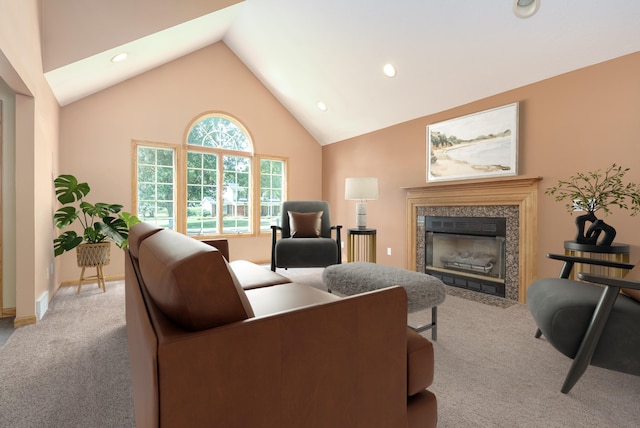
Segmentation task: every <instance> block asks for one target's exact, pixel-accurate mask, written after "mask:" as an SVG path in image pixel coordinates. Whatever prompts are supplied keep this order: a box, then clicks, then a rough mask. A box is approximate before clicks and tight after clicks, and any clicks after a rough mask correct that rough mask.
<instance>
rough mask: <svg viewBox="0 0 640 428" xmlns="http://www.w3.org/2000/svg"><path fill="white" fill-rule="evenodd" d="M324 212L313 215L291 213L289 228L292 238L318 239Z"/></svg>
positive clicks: (312, 213)
mask: <svg viewBox="0 0 640 428" xmlns="http://www.w3.org/2000/svg"><path fill="white" fill-rule="evenodd" d="M322 213H323V211H318V212H311V213H297V212H294V211H289V226H290V228H291V237H292V238H317V237H319V236H320V226H321V224H322V223H321V221H322Z"/></svg>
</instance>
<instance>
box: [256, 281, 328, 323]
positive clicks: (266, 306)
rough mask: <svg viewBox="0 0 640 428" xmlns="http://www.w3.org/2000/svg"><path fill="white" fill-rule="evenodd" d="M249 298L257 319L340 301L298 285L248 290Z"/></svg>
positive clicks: (313, 289) (311, 288)
mask: <svg viewBox="0 0 640 428" xmlns="http://www.w3.org/2000/svg"><path fill="white" fill-rule="evenodd" d="M247 298H248V299H249V302H250V303H251V307H252V308H253V313H254V314H255V316H256V317H260V316H267V315H272V314H275V313H278V312H284V311H288V310H292V309H297V308H302V307H304V306H311V305H317V304H321V303H327V302H332V301H334V300H340V297H338V296H336V295H334V294H330V293H327V292H324V291H321V290H318V289H317V288H313V287H309V286H308V285H302V284H296V283H289V284H280V285H274V286H273V287H262V288H256V289H253V290H247Z"/></svg>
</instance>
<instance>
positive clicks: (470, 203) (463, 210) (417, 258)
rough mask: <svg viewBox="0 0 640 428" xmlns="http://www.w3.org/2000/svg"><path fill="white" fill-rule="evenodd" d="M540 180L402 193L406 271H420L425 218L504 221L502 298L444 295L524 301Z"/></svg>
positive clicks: (464, 183)
mask: <svg viewBox="0 0 640 428" xmlns="http://www.w3.org/2000/svg"><path fill="white" fill-rule="evenodd" d="M540 179H541V177H526V176H518V177H513V178H499V179H482V180H456V181H451V182H438V183H427V185H425V186H422V187H409V188H405V190H406V192H407V193H406V202H407V205H406V215H407V223H406V224H407V268H408V269H410V270H415V271H418V272H424V271H425V259H426V257H425V247H426V245H425V241H426V233H425V228H424V218H425V216H440V217H504V218H506V219H507V226H506V229H507V233H506V251H505V253H506V254H505V255H506V273H505V297H504V298H502V297H498V296H497V295H496V296H492V295H490V294H486V293H477V292H475V291H471V290H468V289H462V288H458V287H451V286H448V289H449V290H448V292H453V291H454V290H455V294H456V295H461V296H462V297H465V298H470V299H473V300H479V301H482V302H488V303H491V304H494V302H495V304H496V305H500V304H502V303H501V302H509V301H516V302H520V303H525V302H526V300H525V296H526V292H527V286H528V285H529V284H530V283H531V282H532V281H533V280H534V279H535V278H536V272H535V265H536V259H537V245H536V243H537V211H538V206H537V201H538V196H537V195H538V189H537V188H538V182H539V181H540Z"/></svg>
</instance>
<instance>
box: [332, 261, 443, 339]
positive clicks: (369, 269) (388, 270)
mask: <svg viewBox="0 0 640 428" xmlns="http://www.w3.org/2000/svg"><path fill="white" fill-rule="evenodd" d="M322 280H323V281H324V283H325V284H326V286H327V289H328V290H329V292H330V293H331V292H333V291H335V292H337V293H339V294H342V295H345V296H352V295H354V294H360V293H365V292H367V291H373V290H378V289H380V288H386V287H391V286H393V285H399V286H402V287H404V289H405V290H406V292H407V310H408V311H409V313H411V312H417V311H420V310H424V309H428V308H431V323H430V324H426V325H423V326H421V327H411V328H412V329H413V330H415V331H418V332H421V331H424V330H428V329H431V338H432V339H433V340H436V339H437V314H438V305H439V304H440V303H442V302H443V301H444V299H445V296H446V291H445V287H444V284H443V283H442V281H440V280H439V279H438V278H435V277H433V276H431V275H427V274H425V273H420V272H412V271H410V270H406V269H400V268H396V267H392V266H385V265H380V264H376V263H368V262H354V263H343V264H339V265H331V266H328V267H326V268H325V270H324V272H323V273H322Z"/></svg>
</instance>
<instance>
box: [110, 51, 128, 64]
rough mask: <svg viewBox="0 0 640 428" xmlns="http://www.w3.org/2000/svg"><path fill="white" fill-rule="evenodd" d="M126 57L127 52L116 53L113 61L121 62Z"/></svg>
mask: <svg viewBox="0 0 640 428" xmlns="http://www.w3.org/2000/svg"><path fill="white" fill-rule="evenodd" d="M125 59H127V53H126V52H122V53H119V54H118V55H115V56H114V57H113V58H111V62H120V61H124V60H125Z"/></svg>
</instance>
